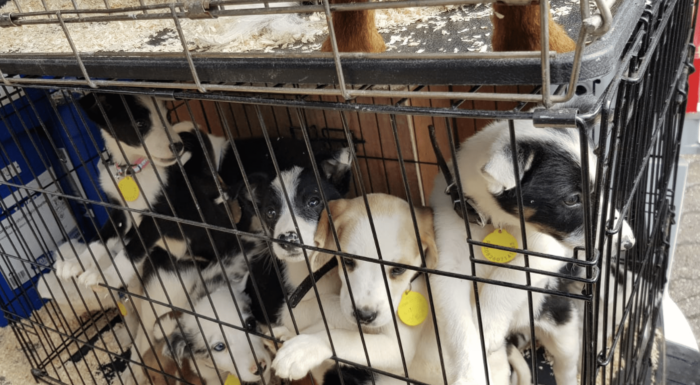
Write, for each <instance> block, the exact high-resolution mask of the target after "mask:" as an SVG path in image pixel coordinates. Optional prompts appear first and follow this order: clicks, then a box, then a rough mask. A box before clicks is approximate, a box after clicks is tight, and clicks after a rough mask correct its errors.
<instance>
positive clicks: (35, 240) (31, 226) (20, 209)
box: [0, 130, 77, 326]
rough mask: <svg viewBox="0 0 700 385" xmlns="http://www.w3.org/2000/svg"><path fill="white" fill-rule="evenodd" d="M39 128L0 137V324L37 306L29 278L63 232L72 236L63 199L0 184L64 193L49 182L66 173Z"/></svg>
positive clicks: (71, 221)
mask: <svg viewBox="0 0 700 385" xmlns="http://www.w3.org/2000/svg"><path fill="white" fill-rule="evenodd" d="M40 132H41V131H39V130H28V131H20V132H17V131H14V130H13V134H12V135H9V133H8V135H7V136H6V137H7V138H8V139H7V140H5V141H1V142H0V173H2V174H3V177H0V199H2V201H3V204H2V205H1V206H0V225H1V226H2V229H0V252H2V253H0V273H1V274H0V303H1V304H2V305H1V306H2V309H3V310H4V312H3V314H1V315H2V316H1V317H0V326H4V325H6V324H7V322H8V321H7V318H13V317H27V316H29V315H30V314H31V312H32V311H33V310H37V309H39V308H40V307H41V305H42V303H43V302H42V300H41V299H40V298H39V296H38V294H37V292H36V290H35V287H34V285H33V282H36V279H37V277H38V276H39V274H41V272H42V271H43V270H46V267H48V265H49V263H48V262H49V261H48V259H47V255H48V253H49V252H50V251H52V250H53V249H55V246H56V245H58V244H60V243H62V242H63V241H64V240H65V238H66V236H68V237H70V236H71V235H73V236H74V235H75V230H76V228H77V225H76V222H75V220H74V217H73V212H72V210H71V208H70V206H69V204H68V203H67V202H66V200H65V199H64V198H62V197H60V196H57V195H52V194H45V193H41V192H39V191H32V190H28V189H24V188H18V187H14V186H10V185H8V184H6V183H5V180H7V181H8V182H11V183H14V184H17V185H20V186H26V187H30V188H36V189H41V190H47V191H53V192H67V191H66V189H65V187H64V186H63V185H62V183H61V182H58V183H56V182H55V181H56V180H59V181H60V180H65V179H66V178H64V173H63V171H62V170H60V168H59V167H56V164H57V163H58V158H57V156H56V154H55V153H54V152H53V151H50V150H49V149H50V143H48V141H47V140H46V138H44V137H42V135H40ZM4 133H6V132H4ZM54 213H55V214H56V215H54Z"/></svg>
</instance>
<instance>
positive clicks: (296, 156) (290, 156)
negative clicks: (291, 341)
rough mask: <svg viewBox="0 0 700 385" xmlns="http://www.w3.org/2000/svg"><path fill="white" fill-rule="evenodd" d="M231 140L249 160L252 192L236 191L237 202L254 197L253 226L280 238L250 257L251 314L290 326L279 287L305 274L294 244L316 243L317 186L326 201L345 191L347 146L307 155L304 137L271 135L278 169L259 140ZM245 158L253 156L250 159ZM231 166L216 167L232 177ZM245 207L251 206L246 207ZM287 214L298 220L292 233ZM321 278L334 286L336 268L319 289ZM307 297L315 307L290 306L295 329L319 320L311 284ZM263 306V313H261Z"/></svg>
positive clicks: (319, 202)
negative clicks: (256, 213)
mask: <svg viewBox="0 0 700 385" xmlns="http://www.w3.org/2000/svg"><path fill="white" fill-rule="evenodd" d="M236 145H237V148H238V149H239V150H240V151H241V153H240V155H241V157H244V156H245V159H246V163H245V165H246V166H249V165H250V166H249V167H247V168H246V170H245V171H246V173H247V174H248V175H249V180H250V182H251V187H252V189H253V191H252V195H251V194H250V193H249V192H245V193H241V194H240V195H239V196H240V198H239V201H240V202H241V206H242V207H243V206H245V207H249V206H251V205H252V204H253V201H254V202H255V205H257V207H258V209H259V211H260V213H261V216H262V220H261V223H260V224H258V225H257V226H260V227H263V228H265V229H267V230H268V231H269V233H270V234H271V235H272V236H273V237H274V238H275V239H277V240H280V241H283V242H285V243H272V247H271V249H272V250H271V252H270V253H268V254H267V256H266V257H262V258H256V259H255V260H254V261H253V264H252V266H251V271H250V276H251V280H255V283H256V285H257V286H258V290H259V293H260V295H261V296H262V301H259V300H258V297H257V294H256V290H255V287H254V285H253V282H252V281H249V284H248V285H247V287H246V292H247V293H248V295H249V296H250V297H251V302H252V310H253V314H255V316H256V319H257V320H258V322H260V323H265V324H266V326H268V327H275V326H277V325H287V328H285V330H294V327H293V326H292V322H291V315H290V314H289V311H287V310H286V306H285V298H284V294H283V292H284V291H286V292H287V293H291V292H292V291H294V290H295V289H296V288H297V287H298V286H299V284H300V283H301V282H302V281H303V280H304V279H305V278H306V277H308V275H309V270H308V268H307V265H306V261H305V258H304V253H303V252H302V250H301V248H299V247H296V246H295V245H297V244H301V243H302V241H303V243H304V244H306V245H310V246H316V244H315V241H314V236H315V233H316V227H317V226H318V223H319V216H320V215H321V212H322V211H323V210H324V205H323V200H322V195H321V191H322V192H323V194H324V195H325V197H326V199H327V200H328V201H332V200H335V199H339V198H342V197H343V196H345V195H346V194H347V193H348V191H349V188H350V175H351V172H350V166H351V163H350V162H351V159H350V150H349V149H348V148H342V149H339V150H336V151H329V150H327V149H324V148H320V149H314V155H313V158H310V157H309V154H308V151H307V147H306V145H305V143H304V142H302V141H300V140H295V139H282V138H280V139H273V141H272V147H273V152H274V155H275V159H276V161H277V164H278V167H279V170H280V173H279V175H278V174H277V173H276V170H275V168H274V165H273V162H272V158H271V156H270V151H269V149H268V147H267V144H266V143H265V142H264V141H261V140H258V139H255V140H241V141H236ZM226 159H228V154H227V155H226V157H225V158H224V165H226V164H227V163H226V162H227V160H226ZM251 159H252V160H254V161H250V160H251ZM311 162H315V163H316V167H317V170H318V171H319V173H320V180H318V183H317V180H316V177H315V173H314V169H313V165H312V163H311ZM237 168H238V165H237V164H233V163H229V164H228V166H227V167H222V169H225V170H229V171H228V172H225V173H223V174H222V178H224V179H225V180H226V179H227V178H229V180H235V178H236V177H237V176H236V175H230V173H231V170H232V169H237ZM282 186H284V188H283V187H282ZM285 190H286V194H285ZM243 191H245V190H243ZM286 197H289V202H291V208H290V205H288V204H287V199H286ZM244 198H245V199H244ZM246 200H247V201H246ZM246 210H249V211H252V209H251V208H246ZM292 216H294V219H295V220H296V223H297V224H298V226H299V232H298V233H297V232H296V229H295V226H294V221H293V220H292ZM253 227H255V225H254V226H253ZM312 254H313V253H311V252H308V253H307V255H308V256H309V258H310V259H313V258H312ZM271 258H275V259H276V262H275V261H272V260H271ZM273 263H276V264H277V265H278V267H279V269H280V270H281V275H282V276H281V281H282V282H280V277H278V275H277V273H276V269H274V267H273ZM315 267H319V266H315V265H314V264H313V261H312V269H313V268H315ZM326 284H329V285H331V286H333V288H332V289H329V291H330V292H333V291H334V290H337V289H339V287H340V286H339V285H340V281H338V279H337V274H334V273H329V274H328V275H327V276H325V277H323V279H321V280H320V281H319V290H321V291H324V290H325V289H323V287H324V286H325V285H326ZM336 292H337V291H336ZM312 297H313V301H309V302H313V303H314V304H316V305H315V308H316V311H315V312H305V311H294V315H295V317H296V320H297V326H298V327H299V329H300V330H301V329H303V328H305V327H307V326H310V325H316V323H317V322H319V320H320V319H319V318H317V317H318V304H317V303H316V300H315V295H314V294H313V290H311V291H310V292H309V293H308V294H307V296H306V297H304V300H306V299H310V298H312ZM304 300H302V302H304ZM302 307H303V306H302ZM263 309H264V310H263ZM264 311H265V312H266V313H267V317H265V316H264V313H263V312H264ZM267 322H269V323H270V324H267ZM276 337H277V336H276Z"/></svg>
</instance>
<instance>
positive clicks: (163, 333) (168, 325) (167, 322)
mask: <svg viewBox="0 0 700 385" xmlns="http://www.w3.org/2000/svg"><path fill="white" fill-rule="evenodd" d="M181 315H182V312H179V311H176V310H173V311H171V312H168V313H165V314H163V315H162V316H160V317H159V318H158V320H157V321H156V325H154V326H153V336H154V337H155V339H156V340H162V339H163V338H165V337H167V336H169V335H171V334H172V333H173V331H175V328H177V318H179V317H180V316H181ZM159 325H160V326H159ZM161 328H162V329H161Z"/></svg>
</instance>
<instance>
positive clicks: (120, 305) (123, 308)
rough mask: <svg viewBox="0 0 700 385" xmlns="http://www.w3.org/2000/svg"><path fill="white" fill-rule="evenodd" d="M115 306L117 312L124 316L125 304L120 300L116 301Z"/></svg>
mask: <svg viewBox="0 0 700 385" xmlns="http://www.w3.org/2000/svg"><path fill="white" fill-rule="evenodd" d="M117 307H118V308H119V312H120V313H121V314H122V315H123V316H124V317H126V306H124V304H123V303H121V302H117Z"/></svg>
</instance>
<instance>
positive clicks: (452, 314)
mask: <svg viewBox="0 0 700 385" xmlns="http://www.w3.org/2000/svg"><path fill="white" fill-rule="evenodd" d="M515 133H516V146H517V148H516V154H515V159H516V162H515V163H517V166H518V174H517V175H518V178H519V182H520V186H521V190H522V203H523V213H522V215H523V216H524V221H525V230H526V239H525V241H526V243H527V249H528V250H530V251H535V252H539V253H545V254H549V255H554V256H558V257H567V258H571V257H573V255H574V252H573V249H574V247H579V246H585V244H584V229H585V227H584V218H583V215H584V211H583V203H582V198H583V194H584V185H583V183H582V167H581V158H582V157H581V143H580V140H579V132H578V130H576V129H543V128H535V127H534V126H533V124H532V122H530V121H516V122H515ZM587 156H588V159H589V168H588V170H589V172H588V174H587V175H585V178H587V179H588V182H589V183H588V186H590V188H592V186H594V182H595V170H596V157H595V155H594V154H593V152H592V151H591V150H590V149H589V151H588V154H587ZM513 159H514V156H513V151H512V149H511V143H510V132H509V128H508V122H506V121H501V122H496V123H494V124H492V125H490V126H488V127H486V128H484V129H483V130H482V131H481V132H479V133H477V134H476V135H474V136H473V137H471V138H469V139H468V140H467V141H465V142H464V143H463V144H462V146H461V148H460V149H459V151H458V153H457V165H458V168H459V177H460V181H461V186H462V192H463V194H464V196H465V199H466V200H468V202H469V206H470V207H468V208H465V210H466V209H468V210H469V211H471V213H472V214H471V216H470V217H471V219H470V220H469V221H470V222H473V223H471V224H470V228H471V239H473V240H474V241H479V242H484V241H485V240H487V241H491V240H492V239H493V238H494V237H501V238H500V239H501V240H500V241H496V242H495V243H496V244H499V245H500V246H509V247H513V248H523V247H525V242H524V241H523V237H522V233H521V227H520V212H519V211H520V210H519V205H518V197H517V192H516V177H515V176H516V173H515V170H514V160H513ZM450 166H451V165H450ZM452 173H454V170H452ZM446 188H447V183H446V180H445V176H444V175H443V174H442V173H440V174H439V175H438V176H437V177H436V180H435V187H434V189H433V192H432V195H431V197H430V203H431V206H432V207H433V210H434V212H435V232H436V242H437V245H438V248H439V250H440V257H439V262H438V270H443V271H449V272H453V273H459V274H464V275H472V274H473V275H475V276H478V277H480V278H487V279H491V280H496V281H500V282H506V283H510V284H518V285H526V283H527V282H526V274H525V273H524V272H523V271H518V270H513V269H508V268H503V267H501V265H500V264H501V263H503V264H505V263H507V264H508V265H511V266H520V267H523V266H525V258H524V256H523V255H522V254H516V253H508V252H504V253H500V254H499V253H498V252H493V251H494V250H495V249H493V248H491V249H487V250H486V251H487V254H489V255H490V256H491V261H492V262H495V263H494V264H491V265H489V264H482V263H477V264H476V265H475V266H476V269H475V271H472V268H471V266H472V264H471V262H470V260H469V257H470V255H472V250H473V256H474V258H476V259H477V260H481V261H488V259H487V257H486V256H485V255H484V253H483V252H482V248H481V247H479V246H477V245H474V246H471V245H470V244H468V243H467V242H466V239H467V231H466V227H465V219H462V218H461V216H460V215H459V214H458V213H457V212H456V210H455V207H454V205H453V202H452V199H451V198H450V196H449V195H446V194H445V191H446ZM458 208H459V206H458ZM602 211H605V210H602ZM467 214H468V213H467ZM468 216H469V215H468ZM487 237H490V238H489V239H487ZM615 242H621V245H622V249H623V250H624V249H627V248H630V247H632V246H633V245H634V236H633V235H632V232H631V230H630V228H629V226H625V227H624V228H623V231H622V236H621V237H619V236H617V235H616V236H615ZM501 257H504V258H501ZM511 258H512V259H511ZM509 259H510V260H509ZM565 264H566V262H564V261H559V260H554V259H548V258H540V257H535V256H530V257H529V267H530V268H532V269H535V270H541V271H546V272H559V271H561V269H562V268H563V267H564V266H565ZM530 279H531V283H530V284H531V286H532V287H537V288H548V289H556V286H557V284H558V280H557V279H556V278H554V277H551V276H548V275H542V274H534V273H531V274H530ZM431 283H432V284H433V286H434V289H435V311H436V314H437V319H438V322H439V325H438V326H439V330H440V331H441V333H442V335H441V337H442V338H441V340H442V341H444V346H445V348H446V352H447V356H448V358H450V357H451V362H450V363H449V365H447V366H448V368H449V371H450V375H449V382H450V383H451V384H460V385H464V384H475V383H485V382H486V373H485V368H486V365H485V364H484V362H483V358H482V357H483V356H482V351H481V343H480V335H479V332H478V331H477V330H478V329H477V323H476V320H477V318H476V313H475V308H474V293H473V289H474V286H473V283H472V282H471V281H468V280H460V279H456V278H450V277H445V276H440V275H433V276H432V277H431ZM478 290H479V301H480V307H481V317H482V328H483V334H484V339H485V341H484V343H485V347H486V350H487V353H488V357H489V359H488V364H489V366H490V370H489V371H490V376H491V381H492V382H491V383H492V384H506V383H508V377H509V373H510V369H509V367H508V363H507V354H506V349H505V341H506V338H507V337H508V335H509V334H510V333H511V332H513V331H519V330H529V311H528V300H527V298H528V297H527V291H525V290H521V289H514V288H507V287H504V286H500V285H494V284H479V287H478ZM552 297H553V296H549V295H544V294H541V293H536V292H533V293H532V301H533V312H534V316H535V319H536V322H537V321H538V319H539V320H546V321H548V322H544V323H542V325H543V326H544V325H546V324H552V322H549V321H551V320H555V321H556V319H559V320H563V321H566V322H553V324H555V325H558V326H559V327H560V328H559V329H558V331H556V338H552V340H554V341H555V342H556V343H553V344H552V345H551V346H550V347H548V349H549V350H550V353H552V354H553V355H555V356H556V363H555V367H554V371H555V376H556V379H557V383H562V384H571V383H575V381H576V368H577V361H578V357H579V342H580V339H579V338H578V322H569V320H571V319H573V318H574V317H576V314H574V311H575V309H573V308H571V307H567V309H570V310H564V314H554V313H553V312H552V311H558V310H557V308H556V307H555V306H554V307H553V306H548V305H547V301H548V298H552ZM559 310H561V309H559ZM542 330H546V329H542ZM551 335H552V334H550V336H551Z"/></svg>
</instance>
